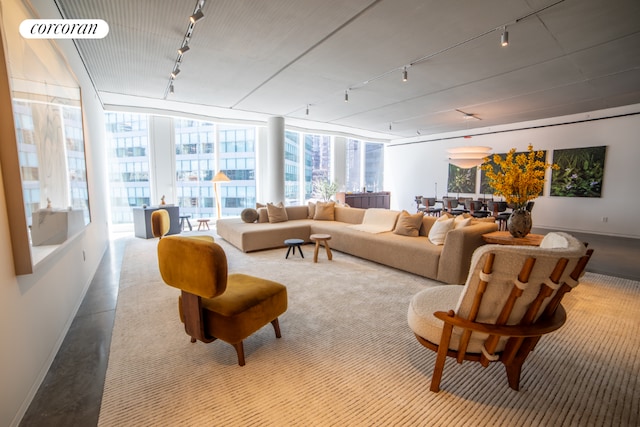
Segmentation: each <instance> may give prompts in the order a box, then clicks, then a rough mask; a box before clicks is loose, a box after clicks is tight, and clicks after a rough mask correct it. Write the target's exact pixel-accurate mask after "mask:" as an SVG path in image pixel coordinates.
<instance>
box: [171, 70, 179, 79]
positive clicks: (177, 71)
mask: <svg viewBox="0 0 640 427" xmlns="http://www.w3.org/2000/svg"><path fill="white" fill-rule="evenodd" d="M178 74H180V68H178V67H176V68H174V69H173V71H172V72H171V77H173V78H174V79H175V78H176V76H177V75H178Z"/></svg>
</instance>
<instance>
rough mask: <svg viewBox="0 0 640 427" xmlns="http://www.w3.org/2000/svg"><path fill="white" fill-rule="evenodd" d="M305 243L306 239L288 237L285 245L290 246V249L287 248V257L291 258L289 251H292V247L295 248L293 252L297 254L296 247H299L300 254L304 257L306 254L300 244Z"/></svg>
mask: <svg viewBox="0 0 640 427" xmlns="http://www.w3.org/2000/svg"><path fill="white" fill-rule="evenodd" d="M303 243H304V240H302V239H287V240H285V241H284V244H285V246H288V247H289V249H287V256H286V257H285V259H289V252H291V249H292V248H293V254H294V255H295V254H296V248H298V252H300V256H301V257H302V258H304V254H303V253H302V248H301V247H300V245H302V244H303Z"/></svg>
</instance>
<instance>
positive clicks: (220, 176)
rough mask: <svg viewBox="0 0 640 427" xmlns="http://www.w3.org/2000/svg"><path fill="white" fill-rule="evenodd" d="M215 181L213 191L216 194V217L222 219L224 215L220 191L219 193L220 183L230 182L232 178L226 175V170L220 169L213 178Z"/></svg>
mask: <svg viewBox="0 0 640 427" xmlns="http://www.w3.org/2000/svg"><path fill="white" fill-rule="evenodd" d="M211 181H213V191H214V193H215V195H216V214H217V215H218V216H217V217H216V219H220V218H221V217H222V210H221V208H220V203H221V202H220V193H219V191H218V190H219V189H218V185H219V184H220V183H221V182H229V181H231V179H229V177H228V176H227V175H225V173H224V172H222V171H219V172H218V173H217V174H216V176H214V177H213V179H212V180H211Z"/></svg>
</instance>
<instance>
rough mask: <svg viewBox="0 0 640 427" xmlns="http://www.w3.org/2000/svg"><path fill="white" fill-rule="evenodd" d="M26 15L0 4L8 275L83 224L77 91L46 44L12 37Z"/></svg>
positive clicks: (15, 4)
mask: <svg viewBox="0 0 640 427" xmlns="http://www.w3.org/2000/svg"><path fill="white" fill-rule="evenodd" d="M30 18H33V14H32V13H30V12H29V11H28V10H27V9H26V8H25V6H24V5H23V4H22V3H21V2H19V1H17V0H8V1H6V0H2V24H3V25H2V27H3V32H2V39H3V40H2V41H3V43H2V44H3V47H4V51H3V61H2V66H3V67H4V69H3V70H2V71H3V74H4V72H5V70H6V77H5V78H3V79H2V82H0V85H2V86H4V87H3V89H2V91H1V93H0V96H1V97H2V98H3V99H2V103H1V105H2V110H3V116H4V117H7V116H8V117H12V118H13V122H12V128H13V129H12V131H13V132H12V134H10V133H11V132H9V130H7V129H4V127H5V126H3V130H2V144H3V145H5V144H6V145H13V146H15V149H13V147H11V149H9V147H4V148H3V149H2V151H1V155H2V173H3V181H4V187H5V193H6V198H7V210H8V216H9V221H10V230H11V239H12V247H13V252H14V254H13V255H14V264H15V267H16V274H29V273H32V272H33V268H34V267H35V266H36V265H37V264H38V263H39V262H40V261H42V260H44V259H45V258H46V257H47V256H48V255H50V254H51V253H53V252H54V251H55V250H57V249H58V248H59V247H60V246H61V245H63V244H64V243H65V242H67V241H68V240H69V239H71V238H73V237H74V236H76V235H77V234H78V233H80V232H81V231H82V230H83V229H84V228H85V227H86V226H87V225H88V224H89V223H90V221H91V216H90V210H89V192H88V183H87V168H86V158H85V145H84V132H83V114H82V105H81V96H80V88H79V85H78V83H77V81H76V79H75V77H74V75H73V74H72V72H71V71H70V67H69V66H68V64H67V63H66V61H65V59H64V57H63V56H62V55H61V53H60V52H59V50H58V48H57V46H56V45H55V43H54V41H52V40H44V39H24V38H22V37H21V36H20V34H19V30H18V26H19V24H20V22H22V21H23V20H24V19H30ZM7 96H8V97H9V99H7ZM6 108H9V109H10V111H7V110H6ZM8 117H7V118H8ZM3 120H4V119H3ZM15 163H17V167H15ZM16 170H17V172H18V173H17V174H16ZM18 185H19V187H20V188H17V186H18ZM14 193H19V196H17V195H16V194H14ZM18 200H20V205H19V206H18V203H17V201H18ZM23 228H26V230H23ZM25 236H26V240H27V241H26V242H24V240H25ZM25 248H26V249H25ZM25 258H28V259H27V260H25Z"/></svg>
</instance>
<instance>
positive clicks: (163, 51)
mask: <svg viewBox="0 0 640 427" xmlns="http://www.w3.org/2000/svg"><path fill="white" fill-rule="evenodd" d="M55 2H56V3H57V5H58V7H59V8H60V10H61V11H62V13H63V16H64V17H66V18H96V19H98V18H99V19H104V20H105V21H107V23H108V24H109V28H110V30H109V34H108V36H107V37H106V38H104V39H100V40H95V39H93V40H77V41H76V44H77V46H78V49H79V50H80V52H81V55H82V57H83V60H84V62H85V64H86V67H87V70H88V72H89V74H90V76H91V78H92V80H93V82H94V84H95V86H96V88H97V90H98V92H99V94H100V97H101V99H102V100H103V103H104V104H105V105H107V106H110V105H118V104H121V105H125V104H126V105H131V104H132V103H133V104H135V103H138V101H136V100H139V105H145V106H149V105H152V106H153V107H154V108H158V109H169V110H176V109H181V108H184V109H185V110H191V111H193V110H194V109H195V110H196V111H203V112H207V111H209V108H210V107H214V110H212V111H216V114H217V115H219V116H220V115H224V114H225V112H228V113H229V114H230V115H233V116H234V117H237V116H238V112H248V113H253V114H252V117H256V114H255V113H258V116H260V115H264V116H265V117H267V116H272V115H281V116H284V117H285V118H287V119H289V120H292V121H295V120H297V119H301V120H309V121H314V122H321V123H324V124H328V125H331V126H338V127H344V129H346V130H351V131H353V132H355V133H358V132H365V131H366V132H375V133H379V134H388V136H389V138H401V137H412V136H415V135H416V134H417V132H420V134H422V135H427V134H433V133H441V132H448V131H456V130H465V129H472V128H474V127H487V126H495V125H500V124H508V123H514V122H521V121H528V120H536V119H542V118H547V117H554V116H561V115H567V114H576V113H581V112H586V111H593V110H598V109H603V108H610V107H617V106H622V105H629V104H636V103H640V1H638V0H560V1H558V0H483V1H474V0H449V1H442V0H437V1H436V0H376V1H372V0H206V3H205V4H204V6H203V9H202V10H203V12H204V14H205V18H204V19H202V20H201V21H199V22H198V23H197V24H196V25H195V28H194V30H193V34H192V38H191V40H190V43H189V45H190V47H191V49H190V51H188V52H186V53H185V54H184V55H183V57H182V63H181V65H180V69H181V73H180V74H179V75H178V77H177V78H176V80H175V83H174V86H175V93H174V94H170V95H169V96H168V97H167V100H165V99H164V97H165V94H166V92H167V88H168V83H169V74H170V72H171V70H172V69H173V66H174V62H175V61H176V58H177V51H176V50H177V48H178V47H180V45H181V43H182V41H183V37H184V36H185V32H186V30H187V26H188V17H189V16H190V15H191V14H192V13H193V12H194V9H195V8H196V7H197V4H198V3H197V2H196V0H188V1H187V0H183V1H176V0H153V1H151V0H146V1H143V0H136V1H132V0H55ZM505 25H506V26H507V30H508V32H509V40H510V44H509V46H508V47H501V46H500V35H501V32H502V27H503V26H505ZM405 66H407V67H408V77H409V79H408V81H407V82H403V81H402V70H403V68H404V67H405ZM345 90H348V91H349V102H348V103H347V102H344V94H345ZM132 100H133V101H132ZM187 104H195V106H193V105H187ZM307 106H309V115H308V116H307V115H306V109H307ZM456 110H460V111H463V112H467V113H470V114H474V115H476V117H478V118H479V119H481V120H476V119H467V120H465V119H464V115H463V114H462V113H461V112H459V111H456ZM310 127H313V125H312V124H310ZM390 127H391V130H389V128H390Z"/></svg>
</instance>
